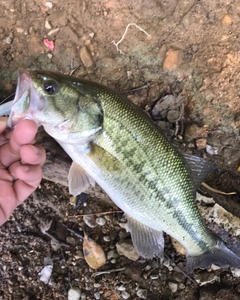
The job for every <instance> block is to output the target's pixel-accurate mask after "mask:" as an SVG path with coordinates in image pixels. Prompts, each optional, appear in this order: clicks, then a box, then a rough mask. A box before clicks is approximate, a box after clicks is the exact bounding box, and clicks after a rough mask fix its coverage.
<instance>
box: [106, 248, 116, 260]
mask: <svg viewBox="0 0 240 300" xmlns="http://www.w3.org/2000/svg"><path fill="white" fill-rule="evenodd" d="M112 258H118V254H117V252H116V251H115V250H110V251H109V252H108V254H107V259H108V260H110V259H112Z"/></svg>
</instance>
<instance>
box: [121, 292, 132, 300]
mask: <svg viewBox="0 0 240 300" xmlns="http://www.w3.org/2000/svg"><path fill="white" fill-rule="evenodd" d="M129 297H130V294H129V293H128V292H126V291H123V292H122V298H123V299H128V298H129Z"/></svg>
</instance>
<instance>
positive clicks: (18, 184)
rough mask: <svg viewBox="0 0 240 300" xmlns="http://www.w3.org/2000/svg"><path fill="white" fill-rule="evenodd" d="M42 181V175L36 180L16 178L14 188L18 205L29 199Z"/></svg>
mask: <svg viewBox="0 0 240 300" xmlns="http://www.w3.org/2000/svg"><path fill="white" fill-rule="evenodd" d="M40 182H41V177H39V178H38V179H37V180H35V181H31V182H29V181H28V182H26V181H23V180H20V179H19V180H16V181H14V183H13V189H14V191H15V194H16V198H17V205H19V204H21V203H22V202H23V201H24V200H25V199H27V198H28V197H29V196H30V195H31V194H32V193H33V192H34V191H35V190H36V188H37V187H38V186H39V184H40Z"/></svg>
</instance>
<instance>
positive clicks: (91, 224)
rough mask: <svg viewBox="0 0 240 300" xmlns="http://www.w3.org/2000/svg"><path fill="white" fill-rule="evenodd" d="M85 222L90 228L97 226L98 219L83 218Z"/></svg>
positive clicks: (91, 217)
mask: <svg viewBox="0 0 240 300" xmlns="http://www.w3.org/2000/svg"><path fill="white" fill-rule="evenodd" d="M83 222H84V223H85V224H86V225H87V226H88V227H90V228H94V227H96V226H97V223H96V218H95V217H94V216H83Z"/></svg>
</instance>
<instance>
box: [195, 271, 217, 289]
mask: <svg viewBox="0 0 240 300" xmlns="http://www.w3.org/2000/svg"><path fill="white" fill-rule="evenodd" d="M194 279H195V280H196V281H197V283H198V284H199V285H200V286H202V285H206V284H209V283H214V282H216V281H217V282H220V277H219V276H217V275H215V274H214V273H205V272H204V273H200V274H197V275H195V276H194Z"/></svg>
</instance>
